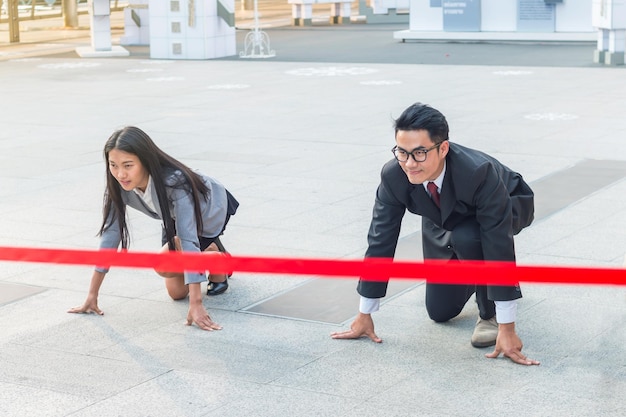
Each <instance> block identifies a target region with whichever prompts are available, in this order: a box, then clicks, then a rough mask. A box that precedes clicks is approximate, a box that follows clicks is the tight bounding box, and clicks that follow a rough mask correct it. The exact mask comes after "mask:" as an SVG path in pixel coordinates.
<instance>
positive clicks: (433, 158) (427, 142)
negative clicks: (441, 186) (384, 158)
mask: <svg viewBox="0 0 626 417" xmlns="http://www.w3.org/2000/svg"><path fill="white" fill-rule="evenodd" d="M396 145H397V147H398V148H399V149H400V150H401V151H406V152H407V153H410V152H413V151H415V150H426V149H429V148H432V147H433V146H435V142H433V141H432V140H431V139H430V135H429V134H428V131H426V130H398V133H397V134H396ZM449 146H450V145H449V143H448V141H447V140H444V141H443V142H442V143H441V144H440V145H439V146H438V147H436V148H434V149H432V150H430V151H428V153H427V154H426V160H425V161H423V162H416V161H415V159H413V157H412V156H410V155H409V159H408V160H407V161H406V162H398V163H399V164H400V166H401V167H402V169H403V170H404V173H405V174H406V176H407V178H408V179H409V182H410V183H411V184H422V183H424V182H428V181H433V180H434V179H435V178H437V177H438V176H439V174H441V171H442V170H443V165H444V161H445V159H446V155H447V154H448V149H449Z"/></svg>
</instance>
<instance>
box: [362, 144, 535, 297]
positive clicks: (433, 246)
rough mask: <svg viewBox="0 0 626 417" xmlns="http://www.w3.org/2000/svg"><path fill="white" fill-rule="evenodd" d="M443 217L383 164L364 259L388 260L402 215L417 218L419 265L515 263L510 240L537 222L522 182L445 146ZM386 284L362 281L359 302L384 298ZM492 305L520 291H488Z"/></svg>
mask: <svg viewBox="0 0 626 417" xmlns="http://www.w3.org/2000/svg"><path fill="white" fill-rule="evenodd" d="M440 197H441V210H440V209H439V208H437V206H436V205H435V203H434V202H433V201H432V199H431V198H430V196H429V195H428V193H427V192H426V190H425V189H424V186H423V185H422V184H417V185H414V184H411V183H410V182H409V181H408V179H407V177H406V174H405V173H404V171H403V170H402V168H401V167H400V166H399V164H398V162H397V161H396V160H395V159H393V160H391V161H389V162H387V163H386V164H385V166H384V167H383V169H382V173H381V182H380V185H379V186H378V190H377V192H376V200H375V203H374V212H373V216H372V222H371V225H370V229H369V234H368V249H367V252H366V254H365V256H366V257H383V258H392V257H393V256H394V255H395V251H396V246H397V243H398V237H399V235H400V225H401V222H402V217H403V216H404V213H405V211H406V210H408V211H409V212H411V213H414V214H418V215H420V216H422V244H423V252H424V259H444V260H446V259H453V258H457V259H460V260H492V261H515V248H514V244H513V235H515V234H517V233H519V232H520V230H522V228H524V227H526V226H528V225H530V224H531V223H532V221H533V218H534V196H533V192H532V190H531V189H530V187H529V186H528V184H526V182H524V180H523V178H522V176H521V175H520V174H518V173H516V172H514V171H511V170H510V169H509V168H507V167H506V166H504V165H503V164H501V163H500V162H499V161H497V160H496V159H494V158H492V157H491V156H489V155H487V154H485V153H483V152H480V151H477V150H473V149H469V148H466V147H464V146H461V145H458V144H456V143H450V151H449V152H448V155H447V156H446V173H445V176H444V179H443V185H442V188H441V196H440ZM386 291H387V282H373V281H364V280H360V281H359V285H358V292H359V294H361V295H362V296H364V297H368V298H380V297H384V296H385V294H386ZM487 292H488V297H489V299H491V300H513V299H516V298H519V297H521V292H520V290H519V286H515V287H501V286H491V287H488V289H487Z"/></svg>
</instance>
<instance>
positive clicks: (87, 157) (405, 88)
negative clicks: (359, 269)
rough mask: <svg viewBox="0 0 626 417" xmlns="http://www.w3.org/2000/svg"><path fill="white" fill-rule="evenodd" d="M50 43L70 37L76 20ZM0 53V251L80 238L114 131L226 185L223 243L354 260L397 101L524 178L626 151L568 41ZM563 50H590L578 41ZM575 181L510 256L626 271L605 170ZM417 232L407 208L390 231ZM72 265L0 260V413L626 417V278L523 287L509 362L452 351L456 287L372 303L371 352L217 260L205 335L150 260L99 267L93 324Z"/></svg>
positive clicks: (463, 340)
mask: <svg viewBox="0 0 626 417" xmlns="http://www.w3.org/2000/svg"><path fill="white" fill-rule="evenodd" d="M324 30H329V29H327V28H326V29H324ZM340 30H341V31H342V32H345V33H349V31H350V30H364V29H363V26H357V25H354V26H353V28H352V29H350V28H348V29H346V28H342V29H340ZM44 32H45V31H40V32H39V33H40V36H42V37H43V35H44V34H45V33H44ZM365 32H367V31H365ZM372 32H376V33H379V32H380V30H379V29H378V30H376V31H372ZM298 33H300V34H301V33H304V32H302V31H300V32H298ZM306 33H308V34H310V36H312V37H315V36H316V34H317V33H318V32H316V31H315V28H313V29H308V30H307V32H306ZM277 36H279V35H277ZM337 36H338V37H340V35H337ZM363 36H365V35H363ZM371 36H376V35H373V34H371ZM389 37H391V34H389ZM367 39H368V38H367V37H365V38H363V41H367ZM376 39H380V38H376ZM61 43H63V44H64V45H69V46H71V47H74V46H76V45H85V44H88V43H89V40H88V38H85V37H84V33H83V36H82V37H75V38H72V39H65V40H63V42H61ZM0 45H1V46H2V50H1V51H2V54H1V55H0V59H1V61H0V91H1V92H2V95H1V100H2V106H1V110H0V126H1V128H0V149H1V151H0V181H1V187H0V218H1V219H2V220H1V223H0V225H1V227H0V245H4V246H13V245H15V246H27V247H35V248H36V247H60V248H87V249H92V248H95V247H96V246H97V239H96V238H95V236H94V235H95V233H96V231H97V228H98V225H99V222H100V212H101V201H102V191H103V174H104V164H103V162H102V156H101V150H102V145H103V143H104V141H105V140H106V138H107V137H108V135H109V134H110V133H111V132H112V131H113V130H114V129H116V128H118V127H121V126H124V125H127V124H133V125H137V126H140V127H141V128H143V129H144V130H146V131H147V132H148V133H149V134H151V135H152V136H153V138H154V139H155V141H156V142H157V143H158V144H160V145H161V146H162V147H163V149H165V150H166V151H167V152H170V153H171V154H173V155H175V156H177V157H179V158H180V159H181V160H183V161H184V162H186V163H188V164H189V165H191V166H193V167H195V168H198V169H201V170H203V171H204V172H206V173H208V174H210V175H213V176H215V177H217V178H219V179H220V180H221V181H222V182H223V183H224V184H226V185H227V186H228V188H229V189H231V190H232V192H233V193H234V194H235V195H236V196H237V198H238V199H239V200H240V202H241V208H240V211H239V212H238V213H237V215H236V216H235V217H233V219H232V220H231V223H230V224H229V226H228V229H227V232H226V235H225V238H224V242H225V244H226V245H227V247H228V248H229V250H230V251H231V252H232V253H234V254H241V255H246V254H253V255H277V256H297V257H327V258H359V257H360V256H361V255H362V253H363V251H364V249H365V246H366V241H365V237H366V232H367V227H368V224H369V218H370V212H371V206H372V202H373V196H374V191H375V188H376V186H377V182H378V174H379V170H380V167H381V166H382V164H383V163H384V162H385V161H387V160H388V159H389V157H390V156H391V154H390V152H389V149H390V148H391V146H392V145H393V134H392V131H391V118H392V117H395V116H397V115H399V113H400V112H401V111H402V110H403V109H404V108H405V107H406V106H407V105H409V104H411V103H413V102H415V101H422V102H427V103H430V104H432V105H433V106H435V107H436V108H438V109H440V110H441V111H443V112H444V113H445V114H446V115H447V116H448V119H449V122H450V124H451V137H452V140H454V141H457V142H459V143H462V144H465V145H468V146H472V147H476V148H479V149H482V150H484V151H487V152H489V153H491V154H493V155H494V156H496V157H498V158H500V159H501V160H502V161H503V162H505V163H506V164H508V165H509V166H511V167H512V168H514V169H516V170H518V171H519V172H521V173H522V174H523V175H524V176H525V178H526V179H527V180H528V181H529V182H531V183H532V182H535V181H540V180H544V179H546V178H550V177H551V176H554V175H556V174H557V173H559V172H562V171H563V170H566V169H568V168H571V167H575V166H577V164H580V163H582V162H584V161H585V160H588V159H594V160H606V161H617V162H610V163H616V164H618V165H619V164H626V141H625V140H624V138H625V137H626V121H625V120H626V119H625V118H624V108H625V105H626V83H624V79H625V73H624V68H603V67H600V66H594V65H587V64H585V63H584V62H583V61H582V60H580V58H578V57H572V55H571V54H570V51H571V49H568V48H571V46H570V47H566V48H563V49H559V48H555V47H553V46H550V49H548V50H546V49H545V48H544V49H542V46H541V45H535V48H536V49H537V50H538V51H537V52H533V53H534V54H538V55H536V56H534V55H533V56H534V57H535V58H531V57H529V58H528V60H526V61H525V62H524V63H523V64H515V65H511V64H509V63H507V62H500V63H497V62H492V63H490V64H491V65H466V64H463V63H462V62H459V63H458V64H457V65H443V64H440V63H424V64H417V63H397V62H395V61H390V62H394V63H381V62H380V61H375V60H372V62H364V61H362V60H356V59H355V61H354V62H353V63H351V62H346V61H343V60H338V61H337V62H332V61H330V62H329V61H327V60H325V59H320V60H319V62H315V61H309V62H301V61H297V60H294V61H292V62H286V61H289V57H288V56H283V58H281V59H282V60H279V59H276V60H263V61H242V60H237V59H224V60H215V61H194V62H183V61H176V62H174V61H151V60H149V59H147V56H146V52H145V50H141V49H137V50H136V51H135V53H134V54H132V55H131V57H130V58H123V59H79V58H76V56H75V55H73V54H72V53H68V51H69V50H70V49H71V48H66V50H63V51H61V50H58V51H56V52H58V53H57V54H56V55H47V54H46V53H47V52H49V51H50V48H51V46H50V43H48V42H46V41H44V40H40V41H39V42H35V43H30V44H25V45H21V46H19V47H17V46H8V45H7V44H6V43H2V44H0ZM276 47H277V54H278V55H279V57H280V55H281V50H280V49H279V48H278V45H276ZM483 47H485V48H489V45H483ZM517 47H518V46H517V45H509V48H508V50H509V53H511V54H512V55H516V54H515V51H516V48H517ZM522 47H523V48H525V46H522ZM578 47H586V48H588V51H589V53H588V55H587V56H588V57H589V59H591V51H592V49H593V45H586V46H581V45H578ZM328 48H329V50H332V45H328ZM494 48H499V47H498V46H495V47H494ZM459 50H460V51H461V52H459V53H463V52H462V51H463V49H459ZM539 50H540V51H539ZM468 51H469V50H468ZM541 51H543V52H541ZM384 53H385V52H384V50H383V49H381V50H380V54H384ZM559 53H560V54H561V55H562V57H563V58H562V59H563V61H567V60H568V59H569V60H572V62H574V61H576V62H579V63H580V65H570V66H567V65H560V66H559V65H557V66H545V65H544V63H545V60H544V59H541V56H542V54H543V56H544V57H547V56H550V59H555V60H556V57H555V55H556V54H559ZM285 54H286V53H285ZM467 54H468V56H467V57H466V60H467V62H468V63H470V64H476V63H475V62H473V59H474V58H473V56H474V54H472V53H469V52H467ZM339 55H340V54H337V56H339ZM487 55H488V54H487ZM557 61H558V60H557ZM587 174H588V177H589V180H590V181H597V182H598V190H597V191H595V192H593V193H591V194H589V195H586V196H585V197H584V198H581V199H579V200H577V201H575V202H574V203H572V204H568V205H566V206H564V207H562V208H561V209H560V210H559V211H558V212H556V213H554V214H552V215H550V216H548V217H546V218H543V219H541V220H540V221H538V222H536V223H535V224H534V225H533V226H531V227H530V228H529V229H527V230H525V231H523V232H522V233H521V234H520V235H519V236H518V237H517V240H516V245H517V250H518V255H519V263H521V264H528V265H569V266H600V267H619V266H621V265H622V264H623V261H624V254H625V253H626V179H624V177H622V178H621V179H620V180H618V181H613V182H609V183H607V182H605V181H603V179H602V178H601V177H600V178H597V177H598V176H597V173H596V172H593V171H591V172H588V173H587ZM572 187H574V188H575V187H576V184H572ZM547 198H549V196H547ZM537 204H538V206H541V205H542V204H546V203H542V201H541V200H539V201H537ZM131 223H132V234H133V238H134V240H133V248H135V249H137V250H145V251H156V250H157V249H158V247H159V225H158V223H157V222H155V221H152V220H150V219H147V218H144V217H140V216H138V215H135V214H134V213H133V214H132V215H131ZM419 227H420V222H419V219H417V218H415V217H414V216H412V217H409V216H407V218H406V219H405V225H404V229H403V233H402V236H403V242H405V243H406V242H410V241H411V239H412V238H414V237H415V236H418V235H419ZM416 257H417V255H416ZM90 274H91V268H89V267H83V266H59V265H42V264H30V263H20V262H3V263H2V264H1V266H0V291H3V292H4V296H5V297H6V296H7V294H9V292H10V291H15V290H16V289H17V290H18V291H17V292H18V293H21V294H23V295H24V297H23V298H20V299H11V300H6V301H5V302H4V303H1V304H0V329H2V330H1V332H0V415H8V416H22V415H28V416H281V415H282V416H298V415H306V416H343V417H351V416H364V415H367V416H370V415H371V416H420V415H432V416H494V415H523V416H572V415H577V416H592V415H593V416H597V415H604V416H623V415H625V414H626V402H625V401H624V392H626V354H625V351H624V346H625V344H626V292H625V290H624V287H617V286H615V287H611V286H582V285H580V286H573V285H571V286H570V285H567V286H558V285H530V284H526V285H523V291H524V295H525V296H524V298H523V299H522V300H521V302H520V311H519V320H518V331H519V333H520V336H521V337H522V339H523V341H524V343H525V348H524V351H525V352H526V353H527V354H528V355H529V356H530V357H532V358H535V359H538V360H540V361H541V362H542V364H541V366H539V367H532V368H525V367H520V366H516V365H514V364H512V363H511V362H510V361H508V360H506V359H499V360H489V359H486V358H484V357H483V355H484V354H485V353H487V352H489V351H490V350H489V349H474V348H472V347H471V346H470V344H469V337H470V334H471V331H472V328H473V324H474V321H475V314H476V308H475V306H474V305H472V303H468V305H467V307H466V309H465V310H464V312H463V313H462V314H461V315H460V316H459V317H458V318H456V319H455V320H453V321H451V322H450V323H447V324H443V325H441V324H435V323H433V322H431V321H430V320H429V319H428V318H427V315H426V313H425V310H424V307H423V297H424V294H423V292H424V286H423V285H422V282H421V281H416V283H415V286H413V287H412V289H411V290H409V291H406V292H404V293H402V294H401V295H399V296H397V297H395V298H394V299H392V300H390V301H388V302H387V303H386V304H385V305H384V306H383V308H382V309H381V311H380V312H379V313H377V314H376V315H375V321H376V325H377V331H378V334H379V335H380V336H381V337H382V338H383V339H384V343H383V344H381V345H377V344H374V343H372V342H370V341H368V340H359V341H337V340H332V339H331V338H330V337H329V334H330V332H332V331H336V330H340V329H345V328H347V327H348V326H349V323H350V322H351V318H347V320H346V321H345V322H344V323H343V324H342V325H336V324H329V323H323V322H312V321H302V320H293V319H289V318H279V317H269V316H262V315H254V314H249V313H246V312H244V311H243V310H245V309H246V308H247V307H249V306H251V305H254V304H256V303H259V302H262V301H264V300H267V299H270V298H271V297H273V296H276V295H278V294H284V293H286V292H288V291H290V290H292V289H294V288H296V287H298V286H300V285H303V284H304V283H308V282H310V280H312V279H314V278H311V277H302V276H278V275H269V274H243V273H236V274H235V276H234V277H233V279H232V280H231V289H230V290H229V291H228V292H227V293H226V294H225V295H223V296H220V297H216V298H210V299H208V298H206V299H205V301H204V302H205V306H206V307H207V309H208V311H209V312H210V314H211V315H212V316H213V317H214V319H215V320H216V321H217V322H219V323H220V324H222V325H223V326H224V329H223V330H222V331H220V332H213V333H207V332H202V331H200V330H198V329H197V328H195V327H186V326H185V325H184V324H183V323H184V318H185V315H186V311H187V303H186V302H173V301H171V300H169V299H168V297H167V296H166V293H165V290H164V287H163V283H162V280H161V279H160V278H158V277H156V276H155V275H154V273H153V272H151V271H148V270H136V269H122V268H117V269H113V270H112V272H111V273H110V274H109V276H108V278H107V280H106V281H105V284H104V286H103V288H102V292H101V297H100V306H101V307H102V309H103V310H104V311H105V315H104V316H103V317H96V316H84V315H70V314H67V313H66V312H65V311H66V310H67V309H68V308H69V307H72V306H75V305H77V304H80V303H81V302H82V301H83V299H84V297H85V294H86V291H87V286H88V282H89V278H90ZM353 281H354V282H355V283H356V280H353ZM356 308H357V306H356V305H354V310H355V312H356Z"/></svg>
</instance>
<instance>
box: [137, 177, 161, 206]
mask: <svg viewBox="0 0 626 417" xmlns="http://www.w3.org/2000/svg"><path fill="white" fill-rule="evenodd" d="M152 187H153V184H152V176H151V175H149V176H148V185H146V190H145V191H141V190H140V189H139V188H133V191H134V192H135V194H137V195H138V196H139V197H140V198H141V199H142V200H143V202H144V203H146V205H147V206H148V208H149V209H150V210H152V211H153V212H155V213H156V207H155V205H154V201H152Z"/></svg>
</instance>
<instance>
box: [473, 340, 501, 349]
mask: <svg viewBox="0 0 626 417" xmlns="http://www.w3.org/2000/svg"><path fill="white" fill-rule="evenodd" d="M471 343H472V346H474V347H475V348H486V347H489V346H495V344H496V341H495V340H494V341H493V342H482V343H480V342H471Z"/></svg>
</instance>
